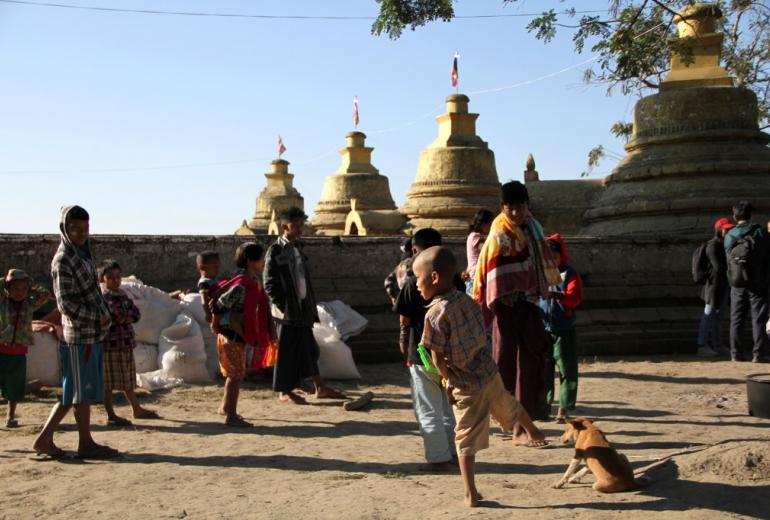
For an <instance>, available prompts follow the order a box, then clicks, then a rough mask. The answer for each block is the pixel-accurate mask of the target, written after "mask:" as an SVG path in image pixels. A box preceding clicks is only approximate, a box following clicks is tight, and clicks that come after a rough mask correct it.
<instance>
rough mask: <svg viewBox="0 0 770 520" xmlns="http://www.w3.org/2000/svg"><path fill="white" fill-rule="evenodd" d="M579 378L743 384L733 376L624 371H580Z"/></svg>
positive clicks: (701, 384)
mask: <svg viewBox="0 0 770 520" xmlns="http://www.w3.org/2000/svg"><path fill="white" fill-rule="evenodd" d="M580 377H581V378H592V379H631V380H634V381H652V382H656V383H677V384H685V385H698V387H703V385H734V384H743V383H745V382H746V381H745V380H744V379H733V378H712V377H683V376H661V375H657V374H629V373H626V372H609V371H607V372H604V371H603V372H581V373H580Z"/></svg>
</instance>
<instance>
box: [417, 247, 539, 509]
mask: <svg viewBox="0 0 770 520" xmlns="http://www.w3.org/2000/svg"><path fill="white" fill-rule="evenodd" d="M413 270H414V274H415V276H416V277H417V288H418V290H419V291H420V294H422V297H423V298H425V299H426V300H431V299H432V300H433V301H432V302H431V303H430V306H429V308H428V313H427V314H426V316H425V328H424V331H423V335H422V343H423V345H424V346H425V347H426V348H428V349H429V350H430V351H431V354H432V357H433V362H434V364H435V365H436V367H437V368H438V370H439V372H440V373H441V375H442V376H443V377H444V379H446V380H447V392H448V393H449V395H450V399H451V400H452V402H453V405H454V413H455V419H456V421H457V426H456V427H455V435H456V438H455V444H456V447H457V454H458V455H459V459H460V472H461V473H462V478H463V484H464V487H465V503H466V504H467V505H468V506H470V507H475V506H476V505H477V504H478V501H479V500H481V498H482V497H481V495H480V494H479V492H478V491H477V490H476V484H475V479H474V465H475V460H476V452H478V451H479V450H483V449H485V448H488V447H489V416H490V415H491V416H492V417H493V418H494V419H495V421H497V422H498V423H499V424H500V426H502V428H503V429H504V430H506V431H511V430H512V429H513V426H514V425H515V424H516V423H518V424H520V425H521V427H522V428H523V429H524V430H525V431H526V433H527V436H528V437H529V439H530V444H531V445H532V446H537V447H540V446H544V445H545V444H546V442H545V437H544V436H543V433H542V432H541V431H540V430H538V429H537V427H536V426H535V425H534V424H533V423H532V420H531V419H530V418H529V415H528V414H527V412H526V410H524V408H523V407H522V406H521V404H520V403H519V402H518V401H517V400H516V399H515V398H514V397H513V396H512V395H511V394H510V393H509V392H508V391H506V389H505V387H504V386H503V381H502V379H501V378H500V373H499V372H498V369H497V365H496V364H495V362H494V360H493V359H492V356H491V355H490V353H489V351H488V347H487V340H486V332H485V330H484V322H483V318H482V316H481V308H480V307H479V305H478V304H477V303H476V302H475V301H473V300H472V299H471V298H470V297H469V296H468V295H466V294H464V293H461V292H460V291H458V290H457V289H455V288H454V287H453V281H452V280H453V277H454V275H455V273H456V271H457V262H456V260H455V258H454V255H453V254H452V252H451V251H449V250H448V249H445V248H443V247H431V248H429V249H426V250H425V251H423V252H422V253H420V254H419V255H418V256H417V257H416V258H415V260H414V264H413Z"/></svg>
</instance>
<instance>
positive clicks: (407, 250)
mask: <svg viewBox="0 0 770 520" xmlns="http://www.w3.org/2000/svg"><path fill="white" fill-rule="evenodd" d="M399 249H400V250H401V259H400V260H399V262H398V265H396V268H395V269H393V270H392V271H391V272H390V273H389V274H388V276H386V277H385V283H384V284H383V285H384V286H385V292H386V293H387V295H388V297H389V298H390V301H391V303H392V304H393V305H395V304H396V299H397V298H398V293H399V292H401V289H402V288H403V287H404V284H405V283H406V277H407V276H408V275H409V272H410V271H411V269H412V237H407V238H405V239H404V240H403V241H402V242H401V246H399Z"/></svg>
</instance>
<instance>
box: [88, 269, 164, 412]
mask: <svg viewBox="0 0 770 520" xmlns="http://www.w3.org/2000/svg"><path fill="white" fill-rule="evenodd" d="M122 278H123V272H122V271H121V269H120V265H119V264H118V263H117V262H116V261H115V260H105V261H104V262H103V263H102V265H101V266H100V267H99V283H100V284H101V286H102V295H103V296H104V301H106V302H107V307H108V308H109V309H110V316H111V317H112V326H111V327H110V331H109V332H108V333H107V337H106V338H105V340H104V409H105V411H106V412H107V425H108V426H131V421H129V420H128V419H126V418H124V417H120V416H119V415H117V414H116V413H115V408H113V406H112V392H113V391H122V392H123V393H124V394H125V396H126V399H127V400H128V402H129V403H130V404H131V410H132V411H133V415H134V419H158V418H159V416H158V414H157V413H155V412H154V411H152V410H148V409H146V408H142V406H141V405H140V404H139V400H138V399H137V398H136V394H135V393H134V387H135V386H136V365H135V364H134V347H136V342H135V341H134V323H136V322H137V321H139V318H140V314H139V309H138V308H137V307H136V305H134V302H133V301H131V298H129V297H128V295H127V294H126V293H124V292H123V291H122V290H121V289H120V284H121V280H122Z"/></svg>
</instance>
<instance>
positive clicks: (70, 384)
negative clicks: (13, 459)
mask: <svg viewBox="0 0 770 520" xmlns="http://www.w3.org/2000/svg"><path fill="white" fill-rule="evenodd" d="M59 229H60V231H61V244H59V249H58V250H57V251H56V256H54V258H53V262H52V263H51V275H52V277H53V289H54V294H55V295H56V305H57V307H58V308H59V311H60V312H61V314H62V325H63V332H64V339H63V341H62V343H61V344H60V345H59V357H60V359H61V372H62V396H61V400H60V401H59V402H57V403H56V404H55V405H54V407H53V409H52V410H51V414H50V415H49V416H48V420H47V421H46V423H45V425H43V430H42V431H41V432H40V434H39V435H38V436H37V438H36V439H35V443H34V444H33V446H32V448H33V449H34V450H35V451H36V452H37V453H38V454H41V455H47V456H49V457H54V458H57V457H62V456H63V455H64V451H63V450H61V449H60V448H58V447H57V446H56V444H54V441H53V434H54V431H55V430H56V427H57V426H58V425H59V423H60V422H61V420H62V419H64V416H65V415H67V412H68V411H69V410H70V408H72V407H73V406H74V407H75V421H76V422H77V424H78V456H80V457H81V458H88V459H106V458H111V457H115V456H117V455H118V451H117V450H115V449H113V448H110V447H108V446H102V445H99V444H96V442H95V441H94V439H93V437H91V402H100V401H101V400H102V399H103V398H104V373H103V370H104V367H103V362H102V340H103V339H104V337H105V336H106V335H107V332H108V331H109V330H110V323H111V321H110V311H109V309H108V308H107V303H106V302H105V301H104V297H102V291H101V290H100V289H99V282H98V281H97V279H96V268H95V267H94V261H93V259H92V258H91V249H90V247H89V243H88V235H89V216H88V212H87V211H86V210H85V209H83V208H81V207H80V206H69V207H65V208H62V214H61V223H60V224H59Z"/></svg>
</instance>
